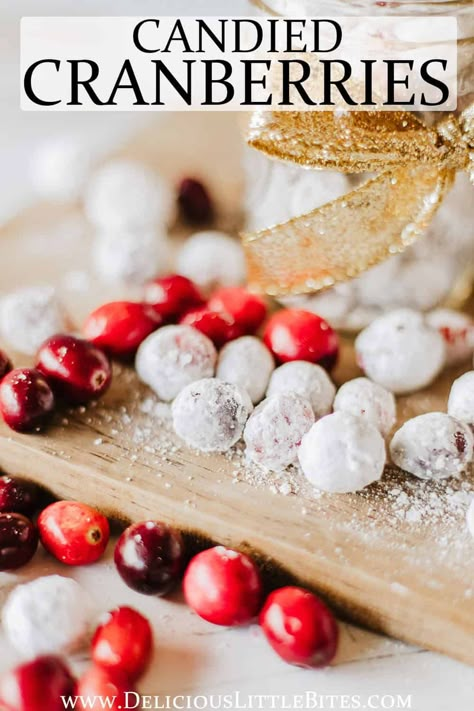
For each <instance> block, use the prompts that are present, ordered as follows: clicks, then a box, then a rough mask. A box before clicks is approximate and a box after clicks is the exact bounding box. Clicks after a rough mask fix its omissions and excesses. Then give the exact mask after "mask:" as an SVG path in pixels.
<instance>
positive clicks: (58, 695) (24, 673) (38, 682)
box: [0, 656, 74, 711]
mask: <svg viewBox="0 0 474 711" xmlns="http://www.w3.org/2000/svg"><path fill="white" fill-rule="evenodd" d="M73 692H74V679H73V677H72V676H71V674H70V672H69V669H68V668H67V666H66V665H65V664H64V662H63V661H62V660H61V659H59V658H58V657H53V656H45V657H38V658H37V659H35V660H34V661H32V662H27V663H26V664H22V665H21V666H19V667H16V669H13V670H12V671H10V672H8V673H7V674H6V675H5V676H4V677H3V678H2V679H1V681H0V708H2V709H6V711H64V709H65V704H64V701H63V698H68V697H70V696H72V694H73Z"/></svg>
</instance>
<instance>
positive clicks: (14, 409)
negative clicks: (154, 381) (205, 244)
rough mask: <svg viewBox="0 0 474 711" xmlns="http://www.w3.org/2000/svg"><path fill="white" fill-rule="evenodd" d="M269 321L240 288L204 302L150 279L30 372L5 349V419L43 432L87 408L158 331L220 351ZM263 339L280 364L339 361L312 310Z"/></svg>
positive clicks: (281, 321) (1, 362) (177, 281)
mask: <svg viewBox="0 0 474 711" xmlns="http://www.w3.org/2000/svg"><path fill="white" fill-rule="evenodd" d="M267 316H268V307H267V303H266V302H265V300H264V299H263V298H261V297H260V296H258V295H256V294H252V293H251V292H249V291H248V290H246V289H245V288H243V287H239V286H232V287H220V288H218V289H217V290H216V291H214V292H213V293H212V294H211V295H210V297H209V298H208V299H207V300H206V298H205V297H204V295H203V294H202V293H201V291H200V290H199V288H198V287H197V286H196V285H195V284H194V283H193V282H192V281H191V280H190V279H188V278H187V277H184V276H181V275H179V274H172V275H169V276H165V277H160V278H157V279H153V280H151V281H149V282H148V283H146V284H145V286H144V290H143V301H142V302H132V301H114V302H110V303H106V304H103V305H102V306H99V307H98V308H97V309H95V310H94V311H93V312H92V313H91V314H90V315H89V316H88V318H87V319H86V321H85V323H84V326H83V334H82V335H83V338H78V337H76V336H73V335H67V334H57V335H54V336H52V337H51V338H49V339H48V340H47V341H45V343H43V344H42V346H41V347H40V349H39V351H38V353H37V355H36V359H35V363H34V366H33V367H31V368H12V365H11V362H10V360H9V358H8V356H7V355H6V354H5V353H3V352H2V351H0V414H1V415H2V417H3V419H4V421H5V422H6V424H7V425H9V427H11V428H12V429H14V430H16V431H18V432H35V431H39V430H41V429H42V427H43V426H44V425H45V424H46V423H47V422H48V420H49V419H50V417H51V415H52V413H53V412H54V410H55V409H56V407H57V406H58V404H60V403H65V404H69V405H78V404H86V403H88V402H90V401H92V400H97V399H98V398H100V397H101V396H102V395H104V393H105V392H106V391H107V389H108V388H109V386H110V384H111V380H112V366H111V362H110V358H117V359H120V360H125V361H129V360H130V359H132V358H133V356H134V354H135V353H136V351H137V349H138V347H139V346H140V344H141V343H142V342H143V341H144V340H145V339H146V338H147V337H148V336H149V335H150V334H151V333H152V332H153V331H155V330H157V329H158V328H160V327H161V326H164V325H168V324H173V323H179V324H186V325H189V326H192V327H194V328H195V329H197V330H198V331H200V332H201V333H203V334H204V335H205V336H207V337H208V338H209V339H210V340H211V341H212V342H213V343H214V345H215V346H216V348H218V349H219V348H222V347H223V346H224V345H225V344H226V343H228V342H229V341H232V340H234V339H237V338H239V337H241V336H245V335H254V334H256V333H257V331H259V329H260V328H261V327H262V325H263V323H264V322H265V320H266V319H267ZM263 340H264V342H265V345H266V346H267V347H268V349H269V350H270V351H271V352H272V354H273V355H274V357H275V359H276V360H277V361H278V362H280V363H284V362H287V361H291V360H308V361H311V362H314V363H319V364H321V365H323V366H324V367H326V368H331V367H332V366H333V365H334V363H335V362H336V360H337V355H338V339H337V336H336V334H335V332H334V331H333V329H332V328H331V327H330V326H329V325H328V324H327V323H326V322H325V321H324V319H322V318H320V317H319V316H317V315H316V314H313V313H310V312H307V311H302V310H299V309H283V310H280V311H278V312H277V313H275V314H274V315H272V316H270V317H269V318H268V319H267V321H266V325H265V327H264V330H263Z"/></svg>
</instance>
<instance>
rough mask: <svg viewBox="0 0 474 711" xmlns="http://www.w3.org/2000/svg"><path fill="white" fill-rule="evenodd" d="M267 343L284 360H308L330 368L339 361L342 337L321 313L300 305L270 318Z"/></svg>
mask: <svg viewBox="0 0 474 711" xmlns="http://www.w3.org/2000/svg"><path fill="white" fill-rule="evenodd" d="M263 340H264V342H265V345H266V346H267V347H268V348H269V349H270V350H271V351H272V353H273V354H274V356H275V357H276V358H277V359H278V360H279V361H280V362H282V363H286V362H288V361H292V360H307V361H310V362H311V363H318V364H319V365H322V366H323V367H324V368H326V369H328V370H330V369H331V368H332V367H333V366H334V365H335V363H336V361H337V356H338V353H339V340H338V337H337V334H336V333H335V331H334V330H333V329H332V328H331V326H330V325H329V324H328V323H327V322H326V321H325V320H324V319H323V318H321V317H320V316H317V315H316V314H313V313H311V312H310V311H302V310H300V309H282V310H281V311H278V312H277V313H276V314H274V315H273V316H272V317H271V318H270V320H269V321H268V323H267V325H266V327H265V332H264V335H263Z"/></svg>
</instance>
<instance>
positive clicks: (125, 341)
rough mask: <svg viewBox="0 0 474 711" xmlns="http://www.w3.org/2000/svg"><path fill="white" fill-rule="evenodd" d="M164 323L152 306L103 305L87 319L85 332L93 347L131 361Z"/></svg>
mask: <svg viewBox="0 0 474 711" xmlns="http://www.w3.org/2000/svg"><path fill="white" fill-rule="evenodd" d="M162 322H163V320H162V318H161V317H160V316H159V315H158V314H157V313H156V312H155V311H153V309H152V308H151V307H150V306H147V305H146V304H137V303H135V302H133V301H112V302H111V303H109V304H103V305H102V306H99V308H98V309H96V310H95V311H93V312H92V313H91V314H90V315H89V316H88V318H87V320H86V322H85V324H84V328H83V333H84V336H85V338H86V339H87V340H88V341H90V342H91V343H93V344H94V345H96V346H98V347H99V348H102V349H103V350H104V351H106V352H107V353H110V355H112V356H116V357H117V358H129V357H130V356H132V355H133V354H134V353H135V351H136V350H137V348H138V346H139V345H140V343H141V342H142V341H144V340H145V338H146V337H147V336H149V335H150V333H152V332H153V331H154V330H155V329H157V328H158V327H159V326H161V324H162Z"/></svg>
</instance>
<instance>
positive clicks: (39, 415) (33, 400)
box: [0, 368, 54, 432]
mask: <svg viewBox="0 0 474 711" xmlns="http://www.w3.org/2000/svg"><path fill="white" fill-rule="evenodd" d="M53 409H54V395H53V392H52V390H51V388H50V386H49V384H48V383H47V381H46V379H45V378H44V376H43V375H42V373H40V372H39V370H35V369H32V368H16V369H15V370H12V371H10V373H8V374H7V375H6V376H5V377H4V378H3V380H2V381H1V382H0V412H1V413H2V417H3V419H4V420H5V422H6V423H7V425H8V426H9V427H11V428H12V429H13V430H17V431H18V432H28V431H31V430H34V429H36V428H39V427H41V426H42V425H44V424H45V423H46V422H47V421H48V420H49V418H50V415H51V413H52V412H53Z"/></svg>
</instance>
